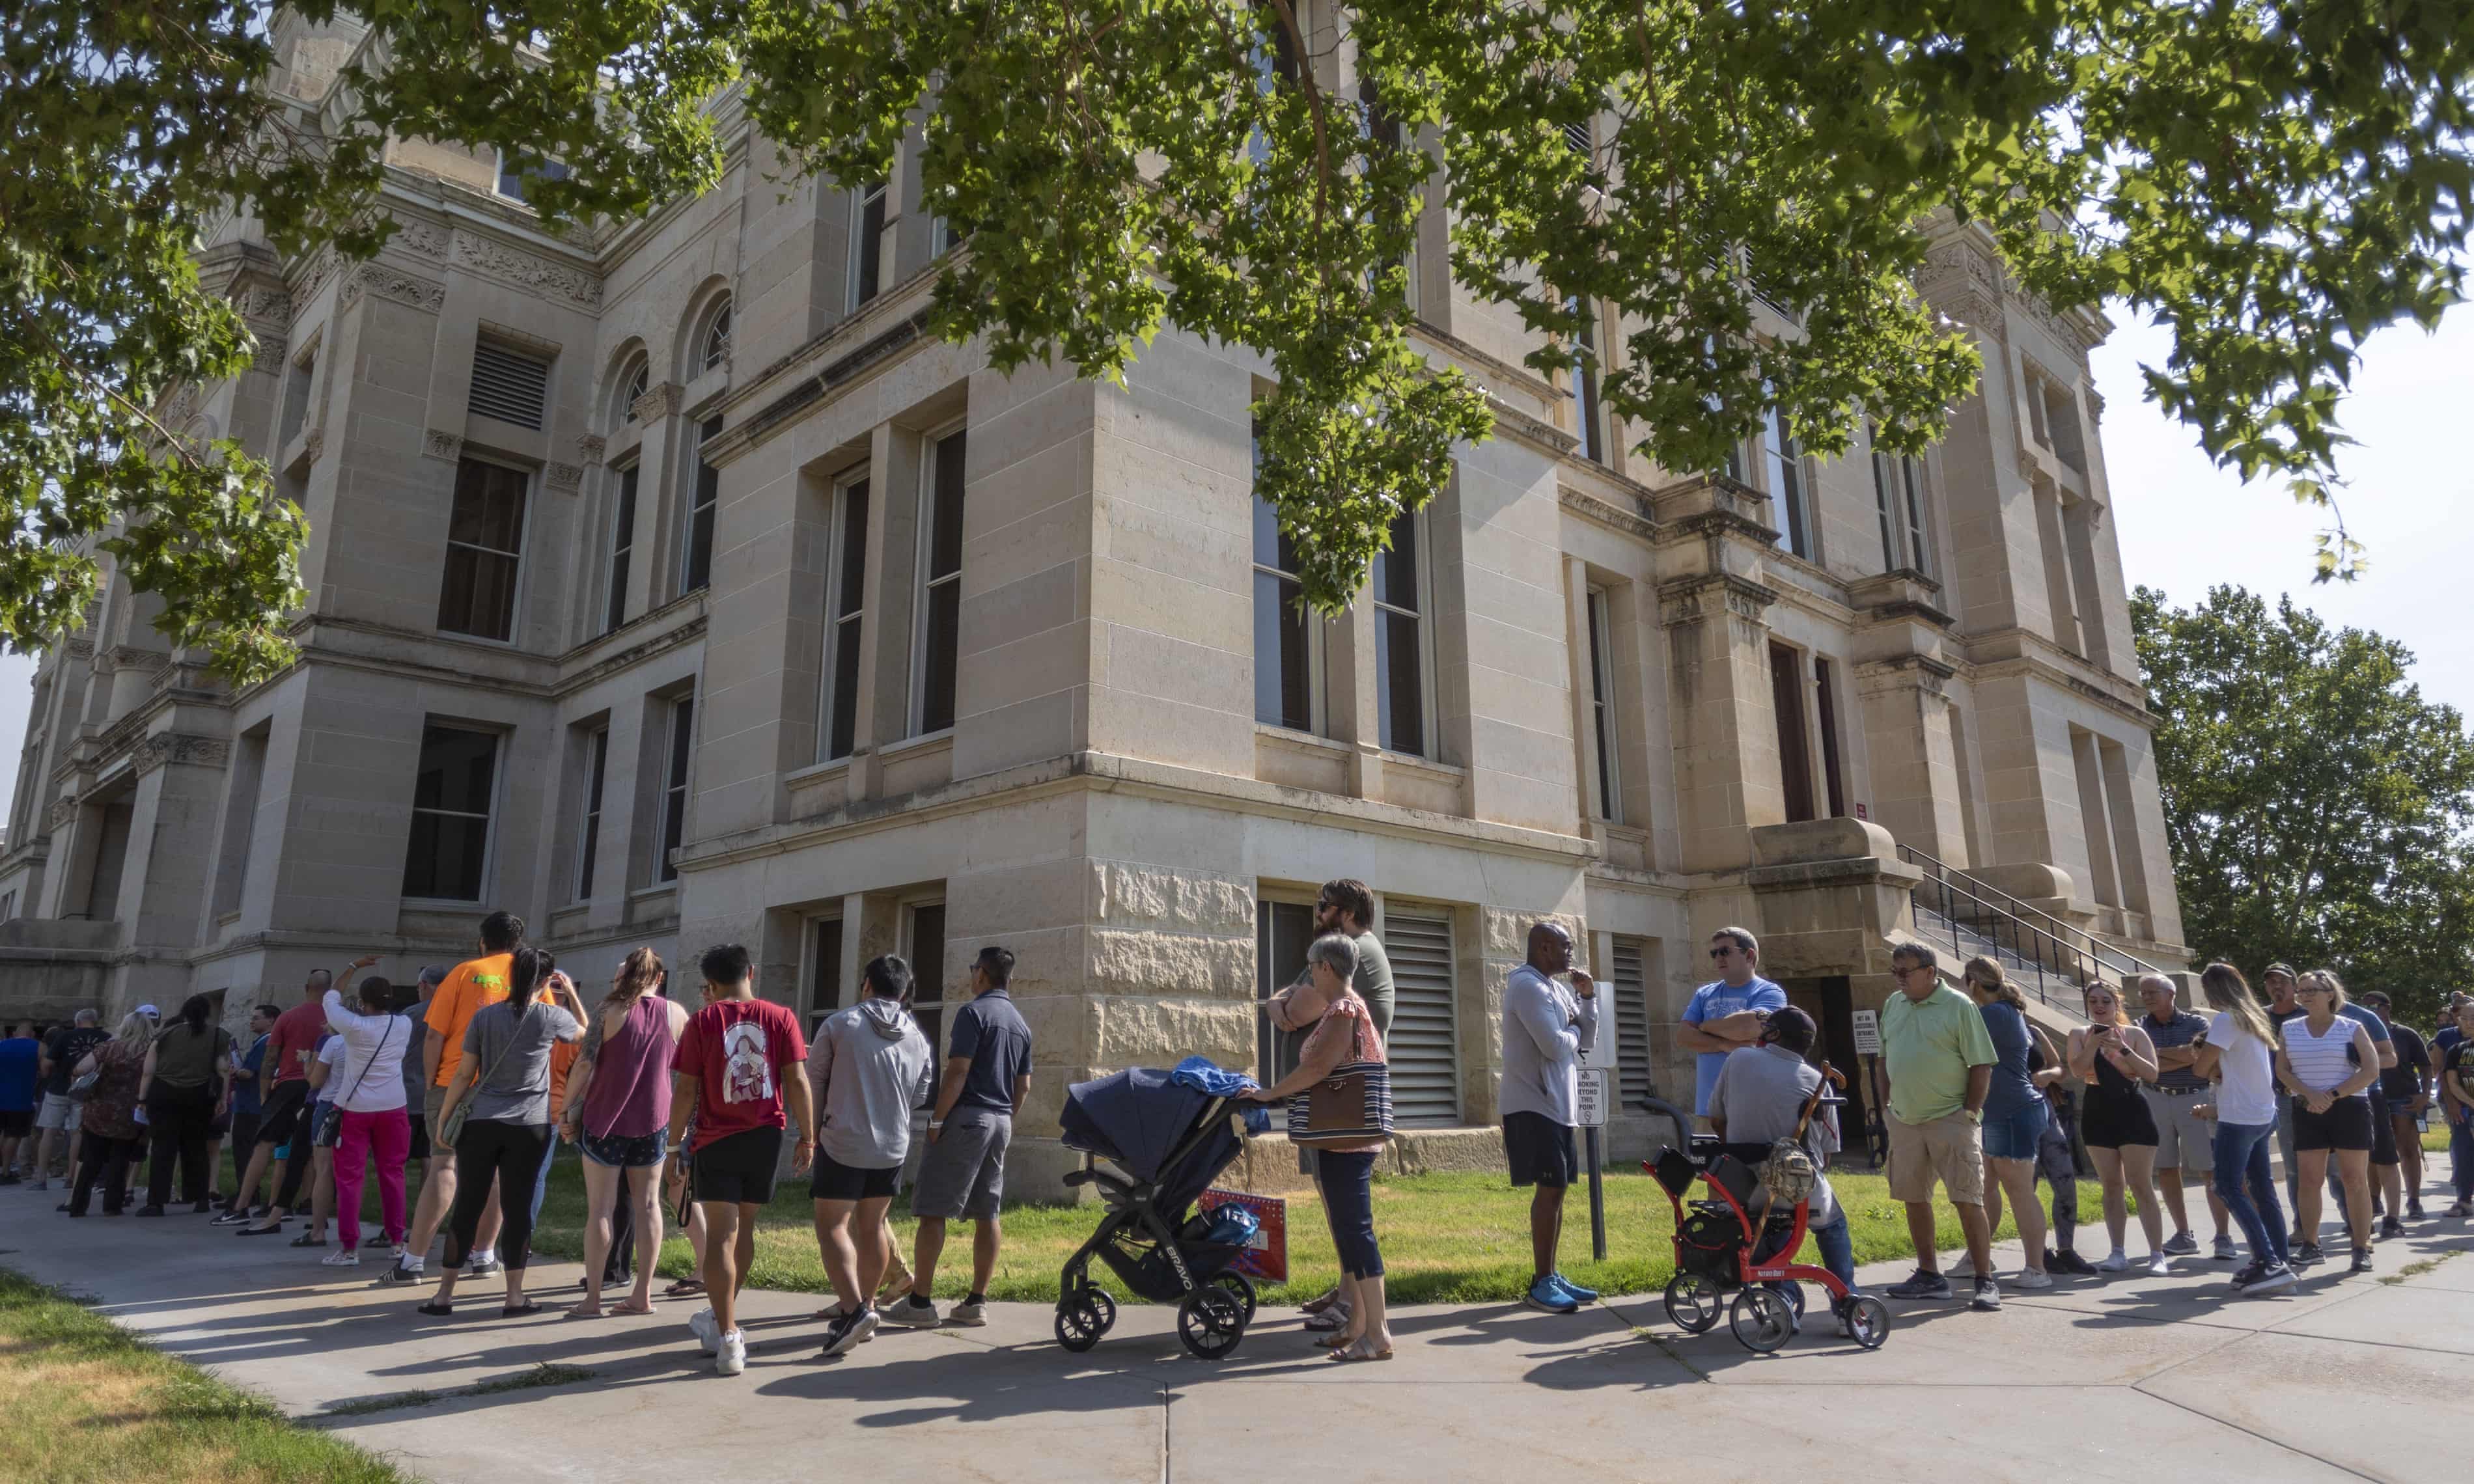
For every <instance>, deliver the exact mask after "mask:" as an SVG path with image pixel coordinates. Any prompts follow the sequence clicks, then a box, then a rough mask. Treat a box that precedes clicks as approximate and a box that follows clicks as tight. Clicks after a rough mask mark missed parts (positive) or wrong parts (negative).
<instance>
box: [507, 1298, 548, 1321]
mask: <svg viewBox="0 0 2474 1484" xmlns="http://www.w3.org/2000/svg"><path fill="white" fill-rule="evenodd" d="M541 1311H542V1306H541V1305H540V1304H535V1303H534V1302H532V1301H531V1300H530V1299H526V1300H525V1301H524V1304H523V1307H521V1308H502V1309H500V1310H498V1317H499V1318H500V1319H521V1318H523V1317H524V1316H525V1315H526V1314H538V1313H540V1312H541Z"/></svg>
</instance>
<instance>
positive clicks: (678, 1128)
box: [670, 943, 816, 1376]
mask: <svg viewBox="0 0 2474 1484" xmlns="http://www.w3.org/2000/svg"><path fill="white" fill-rule="evenodd" d="M701 968H702V969H703V971H704V1001H705V1003H704V1008H703V1009H702V1010H699V1011H697V1012H696V1013H695V1014H694V1015H693V1016H691V1017H689V1018H688V1027H687V1029H686V1030H685V1031H682V1032H680V1034H679V1049H678V1055H677V1059H676V1061H675V1063H674V1064H673V1065H674V1066H675V1068H676V1070H675V1071H674V1072H673V1073H672V1078H673V1087H672V1090H671V1093H670V1143H671V1144H672V1146H674V1147H675V1146H677V1145H678V1143H679V1140H680V1137H681V1136H682V1135H683V1134H684V1133H685V1131H686V1129H687V1126H688V1120H689V1119H690V1118H693V1119H694V1120H695V1142H694V1143H693V1144H692V1145H691V1146H689V1147H690V1152H691V1153H692V1154H693V1155H694V1156H695V1161H694V1166H693V1169H694V1174H693V1176H692V1179H693V1180H694V1182H695V1202H696V1206H697V1208H698V1209H700V1210H702V1211H703V1212H704V1229H705V1241H704V1273H703V1275H702V1276H703V1278H704V1288H705V1293H706V1294H707V1295H708V1296H709V1297H710V1298H711V1299H712V1301H713V1306H712V1307H711V1308H707V1309H699V1310H697V1311H696V1313H695V1315H694V1316H693V1317H692V1318H691V1319H690V1320H689V1321H688V1328H690V1329H691V1330H693V1331H694V1332H695V1337H696V1342H697V1343H698V1344H699V1345H701V1346H703V1347H704V1349H705V1350H706V1351H707V1352H710V1353H711V1354H712V1355H713V1368H714V1369H715V1370H716V1371H717V1372H719V1373H721V1374H722V1375H724V1376H737V1375H739V1374H740V1372H741V1371H743V1370H745V1369H746V1367H747V1340H746V1337H745V1336H744V1335H742V1334H740V1329H739V1285H740V1283H741V1282H742V1281H745V1277H746V1273H747V1269H748V1267H749V1266H750V1264H752V1263H753V1262H754V1261H755V1260H756V1212H757V1210H758V1209H760V1208H762V1207H763V1206H764V1203H765V1202H767V1201H769V1200H771V1199H773V1177H774V1174H775V1172H776V1171H778V1170H779V1169H780V1168H781V1163H782V1137H783V1134H784V1133H785V1131H786V1129H788V1130H791V1131H794V1132H795V1134H796V1143H795V1145H794V1147H793V1148H792V1150H791V1152H790V1169H791V1172H792V1173H793V1174H805V1173H806V1172H807V1169H808V1164H809V1161H812V1160H813V1159H814V1158H815V1152H816V1123H815V1109H814V1107H813V1104H812V1103H811V1101H810V1099H809V1095H808V1078H807V1074H806V1073H805V1072H804V1071H802V1070H798V1069H796V1068H797V1067H798V1066H799V1065H800V1064H802V1063H804V1062H806V1061H807V1060H808V1043H807V1041H806V1040H805V1039H804V1038H802V1037H801V1036H800V1034H799V1017H797V1016H796V1015H794V1014H792V1013H791V1011H790V1009H789V1007H788V1006H787V1005H777V1004H775V1003H773V1002H772V1001H771V1000H764V999H758V998H757V997H756V975H755V971H754V970H753V969H751V968H750V967H749V965H748V962H747V950H746V949H745V948H742V947H740V945H737V944H735V943H731V944H724V945H721V946H719V947H717V948H711V949H708V950H706V952H705V955H704V960H703V963H702V965H701ZM786 1069H788V1070H786Z"/></svg>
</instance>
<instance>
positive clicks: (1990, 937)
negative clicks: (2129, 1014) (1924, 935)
mask: <svg viewBox="0 0 2474 1484" xmlns="http://www.w3.org/2000/svg"><path fill="white" fill-rule="evenodd" d="M1899 853H1900V855H1901V856H1902V857H1903V858H1904V859H1906V860H1908V861H1910V862H1912V863H1915V864H1919V865H1923V866H1926V867H1927V868H1928V870H1927V871H1926V876H1925V880H1924V881H1922V882H1920V883H1919V884H1918V885H1917V886H1916V887H1915V888H1914V889H1913V891H1912V892H1910V894H1909V896H1910V898H1911V899H1912V900H1913V901H1914V903H1915V905H1916V906H1917V907H1918V908H1920V909H1924V910H1929V911H1932V912H1935V913H1937V914H1938V915H1939V916H1940V917H1941V918H1942V919H1943V920H1944V921H1945V922H1948V923H1949V924H1950V929H1951V930H1950V935H1949V936H1950V943H1951V946H1952V947H1953V949H1955V950H1957V951H1959V952H1962V953H1964V952H1966V951H1968V945H1967V944H1966V943H1965V942H1964V941H1963V940H1962V939H1961V937H1960V929H1961V927H1962V926H1964V927H1965V929H1966V931H1967V932H1968V933H1970V934H1973V935H1974V936H1975V937H1977V939H1979V940H1981V941H1983V942H1984V943H1986V944H1989V945H1991V946H1992V948H1993V951H1994V954H1995V956H1996V957H1997V958H1998V957H2000V956H2001V955H2002V954H2003V953H2005V952H2006V953H2007V954H2008V955H2009V956H2010V957H2011V958H2012V959H2014V960H2015V961H2016V962H2017V963H2018V964H2019V966H2020V968H2021V969H2030V968H2032V969H2034V975H2033V979H2034V984H2033V988H2034V990H2035V993H2036V997H2037V998H2038V999H2040V1000H2043V1001H2044V1002H2045V1003H2047V1004H2049V1005H2057V1006H2059V1007H2061V1008H2064V1009H2069V1010H2075V1009H2077V1008H2078V1007H2077V1006H2076V1005H2074V1004H2072V1003H2070V1002H2069V1000H2068V999H2063V1000H2055V999H2054V998H2053V997H2052V996H2051V995H2050V994H2049V993H2046V984H2045V980H2046V978H2047V976H2048V975H2051V976H2053V977H2058V978H2061V979H2062V980H2063V981H2064V983H2065V984H2067V985H2068V986H2069V987H2070V988H2072V989H2078V988H2081V987H2083V986H2084V985H2085V984H2086V982H2087V981H2088V980H2089V979H2092V978H2096V977H2098V976H2099V975H2098V971H2099V970H2110V971H2111V972H2112V973H2113V974H2115V975H2116V976H2118V977H2122V978H2127V977H2130V976H2131V975H2133V974H2135V973H2154V972H2157V971H2158V970H2157V969H2155V968H2154V966H2152V965H2149V964H2147V963H2146V962H2145V961H2143V960H2141V959H2140V958H2138V957H2137V956H2136V955H2133V954H2130V953H2125V952H2123V951H2122V949H2120V948H2117V947H2114V946H2113V945H2110V944H2107V943H2105V942H2103V941H2102V940H2100V939H2098V938H2097V937H2096V936H2095V935H2094V934H2092V933H2088V932H2085V931H2083V930H2081V929H2078V928H2074V927H2072V926H2071V925H2070V924H2068V923H2066V922H2061V921H2060V920H2058V919H2056V918H2054V917H2053V916H2051V915H2050V913H2045V912H2039V911H2037V910H2036V909H2035V908H2033V907H2029V906H2027V904H2026V903H2025V902H2023V901H2020V900H2019V899H2018V898H2016V897H2012V896H2011V895H2010V894H2009V893H2007V892H2003V891H2001V890H2000V889H1999V888H1997V887H1989V886H1983V884H1982V883H1981V882H1977V881H1973V880H1969V881H1968V883H1967V884H1966V885H1961V884H1960V882H1959V881H1958V880H1956V879H1953V873H1952V871H1951V869H1950V868H1949V867H1948V866H1945V865H1943V864H1942V863H1941V862H1940V861H1937V860H1934V859H1933V858H1932V857H1931V856H1929V855H1927V854H1925V853H1924V852H1923V851H1921V850H1914V849H1912V848H1911V847H1908V846H1904V845H1903V846H1901V847H1899ZM1978 887H1981V888H1982V889H1981V890H1977V889H1976V888H1978ZM1961 903H1965V904H1966V905H1965V907H1962V906H1961ZM2031 917H2033V918H2038V919H2042V920H2043V922H2050V923H2051V924H2052V927H2051V928H2048V927H2046V926H2043V925H2041V924H2040V923H2038V922H2031V921H2029V918H2031ZM1917 926H1918V929H1919V930H1920V931H1921V930H1922V929H1923V927H1924V926H1925V924H1924V923H1923V922H1921V921H1919V922H1918V923H1917ZM2055 928H2058V929H2060V931H2058V932H2056V931H2054V930H2053V929H2055ZM2065 934H2067V935H2069V936H2064V935H2065ZM2005 936H2006V937H2007V939H2008V942H2007V943H2004V942H2003V939H2004V937H2005Z"/></svg>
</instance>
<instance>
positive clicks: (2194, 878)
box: [2130, 587, 2474, 1024]
mask: <svg viewBox="0 0 2474 1484" xmlns="http://www.w3.org/2000/svg"><path fill="white" fill-rule="evenodd" d="M2130 612H2131V624H2132V627H2133V629H2134V631H2135V633H2136V634H2137V638H2138V645H2139V662H2140V667H2141V669H2142V670H2143V672H2144V673H2145V674H2146V676H2147V706H2148V709H2149V710H2150V711H2152V712H2154V713H2155V716H2156V733H2155V736H2156V772H2157V780H2158V783H2159V784H2160V786H2161V787H2162V790H2163V792H2164V796H2165V826H2166V831H2167V833H2168V834H2169V836H2170V837H2171V844H2172V850H2173V884H2174V889H2175V892H2176V893H2177V894H2178V895H2179V897H2180V898H2181V903H2182V926H2183V933H2184V937H2185V939H2186V940H2187V941H2188V943H2189V944H2190V945H2191V950H2192V952H2193V953H2194V954H2195V955H2196V956H2198V957H2200V958H2202V959H2209V958H2221V959H2225V960H2227V961H2229V962H2231V963H2234V964H2237V965H2240V966H2241V967H2242V968H2243V969H2244V971H2245V972H2248V973H2250V974H2252V975H2254V976H2256V974H2257V972H2258V970H2259V968H2260V966H2262V965H2264V964H2267V963H2269V962H2272V961H2275V960H2280V959H2281V960H2284V961H2285V962H2288V963H2291V964H2292V965H2294V966H2295V967H2296V968H2311V967H2314V966H2325V967H2333V968H2335V969H2337V970H2338V972H2339V974H2340V975H2341V976H2342V977H2343V978H2344V979H2345V981H2346V983H2347V984H2348V985H2349V986H2351V987H2353V988H2355V989H2357V990H2363V989H2371V988H2378V989H2384V990H2387V991H2388V992H2389V994H2391V995H2392V996H2394V998H2395V1001H2396V1006H2397V1009H2398V1011H2399V1013H2400V1014H2405V1015H2409V1016H2411V1017H2413V1020H2414V1021H2415V1022H2416V1023H2418V1024H2427V1023H2428V1022H2429V1021H2430V1019H2431V1017H2432V1016H2433V1015H2434V1014H2436V1013H2437V1011H2438V1002H2439V998H2440V996H2441V995H2443V994H2444V993H2446V992H2447V991H2449V990H2452V989H2464V988H2474V736H2469V735H2468V733H2467V731H2466V729H2465V723H2464V719H2463V718H2462V716H2460V715H2459V714H2458V712H2457V710H2456V708H2455V707H2453V706H2440V705H2436V704H2434V703H2432V702H2428V701H2425V700H2424V699H2423V698H2422V692H2421V689H2420V688H2419V687H2418V686H2416V685H2414V684H2413V682H2411V681H2409V680H2407V679H2406V666H2407V665H2409V664H2411V663H2412V662H2413V655H2412V654H2410V653H2408V652H2407V650H2406V648H2405V646H2404V645H2402V644H2399V643H2397V642H2396V641H2395V640H2393V639H2388V638H2383V637H2381V636H2380V635H2378V634H2369V633H2365V631H2363V630H2360V629H2340V630H2331V629H2330V628H2329V627H2328V626H2327V625H2326V624H2325V623H2323V622H2321V621H2320V619H2319V617H2318V615H2316V614H2315V613H2313V612H2312V611H2311V610H2308V609H2304V608H2298V607H2296V606H2295V605H2294V604H2293V602H2292V599H2291V598H2279V599H2278V600H2277V605H2276V608H2275V610H2274V611H2272V612H2271V611H2270V610H2269V609H2268V605H2267V603H2266V602H2264V601H2263V600H2262V599H2261V598H2259V597H2258V596H2257V595H2256V594H2253V593H2251V592H2248V591H2246V590H2244V589H2243V588H2240V587H2215V588H2211V589H2210V590H2209V592H2208V596H2207V599H2206V601H2205V602H2203V603H2201V604H2199V605H2198V606H2197V607H2196V608H2193V609H2188V610H2185V609H2177V608H2173V607H2171V606H2170V604H2169V603H2168V601H2167V599H2166V596H2165V594H2163V593H2161V592H2158V591H2156V590H2154V589H2153V588H2148V587H2141V588H2139V589H2138V590H2137V591H2136V592H2134V593H2133V594H2132V595H2131V600H2130Z"/></svg>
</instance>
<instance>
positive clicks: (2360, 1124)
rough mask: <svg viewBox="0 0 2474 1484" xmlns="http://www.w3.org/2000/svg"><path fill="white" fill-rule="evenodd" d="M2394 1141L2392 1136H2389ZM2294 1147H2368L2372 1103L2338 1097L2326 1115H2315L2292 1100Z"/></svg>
mask: <svg viewBox="0 0 2474 1484" xmlns="http://www.w3.org/2000/svg"><path fill="white" fill-rule="evenodd" d="M2389 1137H2390V1138H2391V1139H2393V1138H2394V1137H2395V1136H2394V1135H2393V1134H2391V1135H2390V1136H2389ZM2293 1147H2294V1148H2296V1149H2363V1150H2367V1149H2369V1148H2370V1147H2371V1100H2370V1099H2369V1098H2366V1097H2341V1098H2339V1099H2337V1101H2336V1103H2335V1104H2334V1105H2333V1106H2332V1107H2330V1108H2329V1110H2328V1111H2327V1112H2326V1113H2313V1112H2312V1111H2311V1110H2310V1109H2308V1108H2305V1107H2304V1106H2303V1105H2302V1100H2301V1099H2300V1098H2295V1099H2294V1100H2293Z"/></svg>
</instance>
